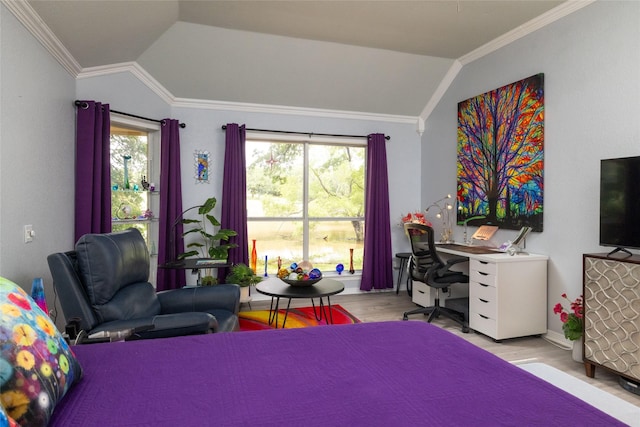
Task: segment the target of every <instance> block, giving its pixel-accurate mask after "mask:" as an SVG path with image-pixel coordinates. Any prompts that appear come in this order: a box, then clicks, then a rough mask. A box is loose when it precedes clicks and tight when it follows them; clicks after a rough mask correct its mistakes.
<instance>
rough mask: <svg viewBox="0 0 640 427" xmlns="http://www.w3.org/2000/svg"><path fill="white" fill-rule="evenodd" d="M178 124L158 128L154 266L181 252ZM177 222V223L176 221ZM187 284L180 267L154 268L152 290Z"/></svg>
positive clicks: (171, 122)
mask: <svg viewBox="0 0 640 427" xmlns="http://www.w3.org/2000/svg"><path fill="white" fill-rule="evenodd" d="M179 126H180V123H179V122H178V120H172V119H164V120H162V129H161V131H160V189H159V190H160V212H159V217H160V224H159V227H160V233H159V237H158V265H162V264H166V263H167V262H170V261H175V258H176V256H177V254H181V253H183V252H184V241H183V239H182V231H183V230H182V222H181V221H177V220H178V219H179V218H180V215H181V213H182V184H181V180H180V132H179V129H180V127H179ZM176 221H177V222H176ZM186 284H187V280H186V276H185V271H184V270H182V269H168V268H158V275H157V281H156V289H157V290H158V291H164V290H167V289H176V288H182V287H183V286H184V285H186Z"/></svg>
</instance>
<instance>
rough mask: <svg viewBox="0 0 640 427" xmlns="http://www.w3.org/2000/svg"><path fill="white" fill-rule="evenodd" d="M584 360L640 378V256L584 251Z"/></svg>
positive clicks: (591, 369) (589, 370) (589, 369)
mask: <svg viewBox="0 0 640 427" xmlns="http://www.w3.org/2000/svg"><path fill="white" fill-rule="evenodd" d="M583 273H584V274H583V295H584V334H583V336H584V364H585V370H586V374H587V376H588V377H591V378H593V376H594V375H595V369H596V366H601V367H603V368H606V369H608V370H610V371H612V372H614V373H616V374H619V375H621V376H623V377H626V378H629V379H631V380H633V381H636V382H637V381H639V380H640V256H639V255H634V256H629V257H626V258H625V257H624V254H615V255H613V256H612V257H611V258H607V254H585V255H583Z"/></svg>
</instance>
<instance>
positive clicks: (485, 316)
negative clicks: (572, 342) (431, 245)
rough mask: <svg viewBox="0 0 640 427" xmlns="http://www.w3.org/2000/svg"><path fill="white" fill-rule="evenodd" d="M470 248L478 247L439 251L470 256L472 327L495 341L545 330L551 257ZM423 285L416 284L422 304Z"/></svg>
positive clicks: (454, 247) (450, 248)
mask: <svg viewBox="0 0 640 427" xmlns="http://www.w3.org/2000/svg"><path fill="white" fill-rule="evenodd" d="M469 251H474V252H476V251H478V247H474V246H471V247H465V246H464V245H438V252H442V253H443V254H449V255H456V256H461V257H466V258H469V327H470V328H471V329H473V330H475V331H477V332H480V333H482V334H485V335H487V336H489V337H491V338H493V339H494V340H502V339H506V338H515V337H523V336H528V335H538V334H543V333H546V332H547V311H548V309H547V260H548V258H549V257H547V256H546V255H536V254H517V255H513V256H512V255H509V254H506V253H503V252H490V253H469ZM422 285H424V284H422V283H419V282H414V285H413V286H414V292H413V295H414V300H413V301H414V302H415V303H416V304H419V305H423V304H422V303H424V301H420V295H422V294H421V293H420V292H419V291H418V292H416V291H417V290H418V288H419V287H420V286H422ZM424 286H425V287H426V285H424ZM427 289H430V288H428V287H427ZM416 295H418V300H419V302H418V301H416ZM426 305H427V304H424V305H423V306H426Z"/></svg>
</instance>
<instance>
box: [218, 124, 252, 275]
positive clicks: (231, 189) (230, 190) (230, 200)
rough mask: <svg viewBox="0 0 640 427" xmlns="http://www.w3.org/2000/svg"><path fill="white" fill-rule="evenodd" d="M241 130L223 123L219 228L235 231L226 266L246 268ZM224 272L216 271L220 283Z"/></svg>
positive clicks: (244, 194) (233, 125)
mask: <svg viewBox="0 0 640 427" xmlns="http://www.w3.org/2000/svg"><path fill="white" fill-rule="evenodd" d="M245 134H246V131H245V127H244V125H242V126H238V125H237V124H236V123H230V124H227V131H226V137H225V151H224V177H223V181H222V214H221V216H220V224H221V226H222V228H229V229H231V230H235V231H236V232H237V233H238V235H237V236H235V237H231V238H230V239H229V242H231V243H235V244H237V245H238V247H237V248H232V249H230V250H229V263H231V264H239V263H243V264H246V265H249V241H248V238H247V173H246V165H245V161H246V159H245ZM226 274H227V269H220V270H219V272H218V280H219V281H220V283H224V279H225V277H226Z"/></svg>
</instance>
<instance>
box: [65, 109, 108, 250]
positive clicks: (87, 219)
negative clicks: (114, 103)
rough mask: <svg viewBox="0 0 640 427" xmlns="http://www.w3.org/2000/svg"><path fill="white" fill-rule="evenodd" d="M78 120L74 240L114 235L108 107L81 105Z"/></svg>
mask: <svg viewBox="0 0 640 427" xmlns="http://www.w3.org/2000/svg"><path fill="white" fill-rule="evenodd" d="M76 105H77V106H78V109H77V111H78V114H77V119H76V184H75V191H76V193H75V194H76V197H75V240H74V242H77V241H78V239H79V238H80V237H82V236H83V235H85V234H87V233H109V232H110V231H111V161H110V158H109V156H110V150H109V145H110V138H111V133H110V127H111V121H110V114H109V104H101V103H100V102H95V101H79V102H77V103H76Z"/></svg>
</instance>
